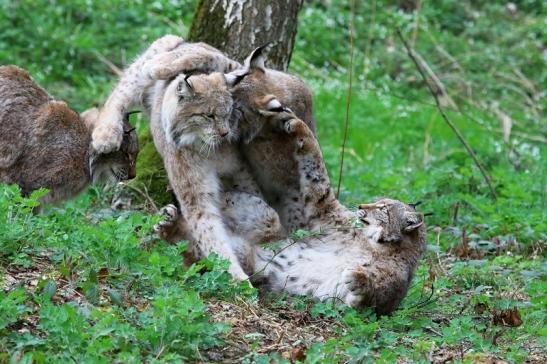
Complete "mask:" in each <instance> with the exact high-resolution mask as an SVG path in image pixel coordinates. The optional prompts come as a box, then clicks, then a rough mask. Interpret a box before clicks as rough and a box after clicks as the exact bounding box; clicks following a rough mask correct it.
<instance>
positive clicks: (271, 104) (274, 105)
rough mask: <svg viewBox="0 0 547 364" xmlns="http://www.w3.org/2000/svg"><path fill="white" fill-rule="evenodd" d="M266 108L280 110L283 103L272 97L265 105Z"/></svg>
mask: <svg viewBox="0 0 547 364" xmlns="http://www.w3.org/2000/svg"><path fill="white" fill-rule="evenodd" d="M266 109H267V110H268V111H275V112H281V111H283V105H281V103H280V102H279V101H278V100H277V99H272V100H270V101H269V102H268V104H267V105H266Z"/></svg>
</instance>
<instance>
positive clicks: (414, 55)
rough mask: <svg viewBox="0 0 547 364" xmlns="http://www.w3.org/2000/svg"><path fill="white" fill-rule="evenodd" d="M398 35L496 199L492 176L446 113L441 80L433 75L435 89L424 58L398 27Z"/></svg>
mask: <svg viewBox="0 0 547 364" xmlns="http://www.w3.org/2000/svg"><path fill="white" fill-rule="evenodd" d="M397 35H398V36H399V39H401V42H403V45H404V47H405V49H406V52H407V53H408V56H409V57H410V59H411V60H412V61H413V62H414V64H415V65H416V68H417V69H418V72H419V73H420V75H421V76H422V78H423V80H424V81H425V83H426V85H427V87H428V89H429V92H430V93H431V95H432V96H433V97H434V98H435V104H436V105H437V109H438V110H439V113H440V114H441V116H442V118H443V120H444V121H445V122H446V124H447V125H448V126H449V127H450V129H452V131H453V132H454V134H456V137H457V138H458V139H459V141H460V142H461V143H462V145H463V146H464V148H465V150H466V151H467V153H468V154H469V155H470V156H471V158H472V159H473V162H474V163H475V165H476V166H477V168H478V169H479V171H480V172H481V174H482V176H483V177H484V180H485V182H486V184H487V185H488V188H489V189H490V193H491V195H492V198H493V199H494V200H496V199H497V195H496V190H495V189H494V185H493V184H492V180H491V178H490V176H489V175H488V172H487V171H486V169H485V168H484V167H483V166H482V164H481V162H480V161H479V158H478V157H477V155H476V154H475V152H474V151H473V149H472V148H471V146H470V145H469V143H467V141H466V140H465V138H464V137H463V134H462V133H461V132H460V131H459V129H458V128H456V125H455V124H454V123H452V121H451V120H450V119H449V118H448V115H446V113H445V111H444V108H443V105H442V103H441V100H440V97H439V91H440V90H441V91H444V87H443V86H442V83H441V82H440V80H439V79H438V78H437V77H434V78H433V77H431V78H432V79H433V80H434V82H435V83H438V85H437V86H440V87H437V89H435V88H434V87H433V85H432V84H431V82H430V81H429V79H428V77H427V75H426V71H424V68H423V63H424V62H423V61H422V62H420V61H419V59H422V58H421V57H420V56H419V55H418V54H417V53H416V52H415V51H414V50H413V49H412V48H411V47H410V46H409V45H408V42H407V41H406V39H405V38H404V37H403V34H402V33H401V30H400V29H398V28H397ZM428 73H430V76H432V75H434V73H433V71H432V70H431V69H430V68H429V71H428ZM456 110H457V108H456Z"/></svg>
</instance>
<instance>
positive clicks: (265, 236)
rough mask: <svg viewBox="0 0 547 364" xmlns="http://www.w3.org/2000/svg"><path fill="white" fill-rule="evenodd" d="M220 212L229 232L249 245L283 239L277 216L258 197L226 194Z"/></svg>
mask: <svg viewBox="0 0 547 364" xmlns="http://www.w3.org/2000/svg"><path fill="white" fill-rule="evenodd" d="M221 210H222V215H223V218H224V221H225V222H226V225H227V226H228V228H229V229H230V230H231V232H232V233H234V234H236V235H239V236H241V237H243V239H244V240H245V241H248V242H249V243H251V244H260V243H265V242H270V241H274V240H279V239H281V238H283V237H285V232H284V230H283V226H282V225H281V221H280V219H279V215H278V214H277V212H276V211H275V210H274V209H273V208H272V207H270V206H269V205H268V204H267V203H266V202H265V201H264V200H263V199H262V198H260V197H258V196H254V195H252V194H249V193H245V192H239V191H233V192H226V193H225V194H224V197H223V203H222V205H221Z"/></svg>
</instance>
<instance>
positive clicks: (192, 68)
mask: <svg viewBox="0 0 547 364" xmlns="http://www.w3.org/2000/svg"><path fill="white" fill-rule="evenodd" d="M177 42H179V43H177ZM177 44H178V46H177ZM184 47H185V44H184V43H182V44H180V38H178V40H177V39H175V37H173V36H166V37H164V38H161V39H159V40H157V41H156V42H154V43H153V44H152V45H151V46H150V48H149V49H148V50H147V51H145V52H144V54H143V55H141V56H140V57H139V58H137V60H136V61H135V62H134V63H133V64H132V65H131V66H130V67H129V68H128V70H127V71H126V72H125V73H124V75H123V76H122V79H121V81H120V82H119V84H118V86H117V87H116V88H115V89H114V91H113V92H112V95H111V96H110V97H109V99H108V101H107V103H106V104H105V106H104V108H103V109H102V111H101V115H100V116H99V121H100V123H103V125H104V126H105V128H103V130H106V129H108V128H109V127H108V126H109V125H110V126H112V125H114V124H115V123H116V122H112V120H118V119H119V115H120V114H121V113H122V111H123V110H125V109H126V108H127V107H128V105H131V104H132V103H135V102H138V100H139V99H140V100H141V103H142V104H144V106H145V108H146V109H147V111H148V112H150V114H151V130H152V135H153V138H154V143H155V145H156V147H157V149H158V151H159V152H160V154H161V155H162V157H163V159H164V164H165V166H166V169H167V172H168V177H169V180H170V183H171V185H172V187H173V189H174V191H175V194H176V195H177V199H178V201H179V202H180V205H181V210H182V211H181V212H182V215H183V216H184V217H185V219H186V221H187V224H188V225H187V226H188V230H189V231H190V235H191V236H192V237H193V239H192V240H193V242H194V243H195V244H192V248H193V249H195V251H194V253H195V256H197V257H200V256H203V255H207V254H208V253H210V252H212V251H215V252H217V253H219V254H220V255H221V256H223V257H224V258H227V259H228V260H230V261H231V262H232V268H231V273H232V274H233V275H234V276H235V277H236V278H240V279H246V277H247V276H246V274H245V273H244V271H243V269H242V268H241V267H240V266H239V264H238V261H237V259H236V257H235V255H234V250H237V249H239V247H241V246H245V245H246V243H245V242H244V241H243V239H241V238H239V237H236V236H233V234H230V232H229V231H228V230H227V229H226V226H225V225H224V223H223V221H222V217H221V215H220V212H219V211H218V206H219V201H220V198H221V192H222V191H227V190H231V189H234V188H236V189H237V190H238V191H244V192H248V193H252V194H254V195H257V196H260V191H259V190H258V187H257V186H256V184H255V183H254V179H253V178H252V176H251V175H250V174H249V173H248V172H247V171H246V167H245V164H244V163H242V162H241V158H240V155H239V154H240V153H239V151H238V150H237V148H236V147H235V146H234V145H231V144H230V143H229V142H230V141H232V140H235V139H236V138H237V137H236V135H237V134H238V133H240V132H243V133H247V131H246V130H247V129H250V127H249V126H248V125H245V124H244V123H243V122H241V117H240V115H239V109H240V106H239V105H235V106H234V105H233V104H234V101H233V99H232V96H231V94H230V92H229V90H228V88H229V86H232V85H233V86H235V84H236V83H237V82H239V81H240V80H241V79H242V78H243V77H244V76H245V73H244V72H243V73H241V72H232V73H229V74H222V73H213V74H210V75H194V76H190V74H187V75H185V74H179V75H176V74H174V75H173V72H179V71H181V70H186V71H189V72H202V71H208V70H211V69H214V68H217V69H218V68H220V69H224V70H231V69H233V67H234V65H235V63H234V62H233V61H230V60H229V59H227V58H226V57H224V56H223V55H222V54H221V53H220V52H218V51H216V53H214V52H213V51H212V50H214V48H211V47H208V46H205V45H202V46H192V47H193V48H184ZM188 47H189V46H188ZM185 52H187V53H185ZM185 55H186V58H184V57H185ZM184 59H186V60H187V61H188V62H186V61H184ZM183 61H184V62H183ZM158 65H161V67H160V66H158ZM164 78H165V79H166V80H163V79H164ZM262 101H263V103H262V104H261V108H262V109H261V112H262V119H264V120H267V115H268V114H271V115H273V114H275V113H276V112H278V111H277V110H276V109H277V108H278V105H280V104H279V102H278V101H277V100H275V99H274V98H273V97H265V98H263V100H262ZM108 133H110V134H115V133H114V132H113V129H112V128H111V130H110V132H108V130H107V133H106V135H107V134H108ZM110 137H111V138H110V141H108V142H112V143H111V145H115V144H116V141H115V138H114V137H112V135H110ZM94 139H95V134H94ZM95 141H97V142H99V141H100V142H101V143H102V142H104V140H101V138H97V139H95ZM104 144H108V143H103V146H104ZM97 148H100V146H97ZM225 187H226V188H225Z"/></svg>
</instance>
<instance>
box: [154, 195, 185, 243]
mask: <svg viewBox="0 0 547 364" xmlns="http://www.w3.org/2000/svg"><path fill="white" fill-rule="evenodd" d="M158 214H159V215H160V216H162V217H163V218H164V220H162V221H160V222H158V223H157V224H156V225H154V231H155V232H156V233H157V234H158V235H159V236H160V237H161V238H162V239H164V240H166V241H168V242H170V243H176V242H177V241H180V240H189V239H190V236H189V234H188V231H187V227H186V220H185V219H184V217H183V216H182V215H180V214H179V211H178V209H177V207H176V206H175V205H173V204H169V205H166V206H164V207H162V208H161V209H160V211H159V213H158Z"/></svg>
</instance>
